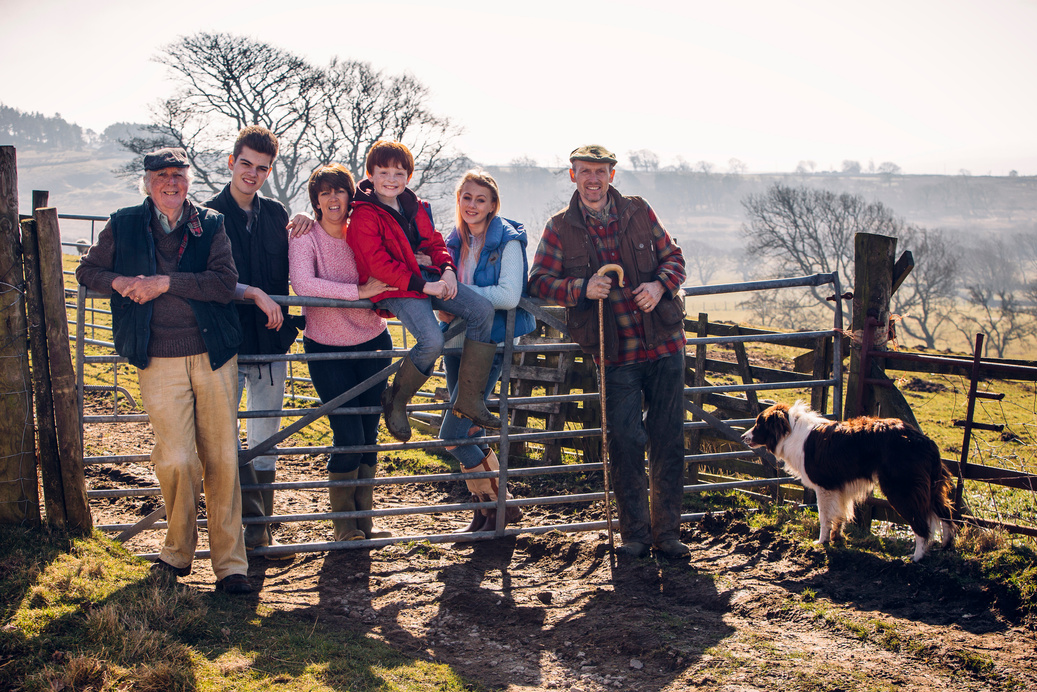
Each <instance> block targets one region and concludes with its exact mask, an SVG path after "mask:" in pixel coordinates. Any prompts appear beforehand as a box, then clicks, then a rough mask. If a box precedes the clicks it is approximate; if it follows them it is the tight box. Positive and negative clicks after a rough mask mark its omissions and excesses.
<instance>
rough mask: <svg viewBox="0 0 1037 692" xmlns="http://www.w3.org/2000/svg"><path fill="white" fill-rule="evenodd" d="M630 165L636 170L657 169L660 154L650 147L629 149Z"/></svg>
mask: <svg viewBox="0 0 1037 692" xmlns="http://www.w3.org/2000/svg"><path fill="white" fill-rule="evenodd" d="M627 156H628V157H630V166H631V167H632V168H633V169H634V170H635V171H657V170H659V155H658V154H656V153H655V152H654V151H650V150H648V149H638V150H637V151H628V152H627Z"/></svg>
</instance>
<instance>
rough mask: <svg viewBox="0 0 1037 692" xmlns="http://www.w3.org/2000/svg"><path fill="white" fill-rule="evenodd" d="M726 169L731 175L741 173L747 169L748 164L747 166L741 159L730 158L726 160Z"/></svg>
mask: <svg viewBox="0 0 1037 692" xmlns="http://www.w3.org/2000/svg"><path fill="white" fill-rule="evenodd" d="M727 170H728V171H730V173H731V174H732V175H743V174H744V173H745V172H746V171H747V170H749V166H747V165H746V164H745V162H744V161H742V160H741V159H731V160H729V161H728V162H727Z"/></svg>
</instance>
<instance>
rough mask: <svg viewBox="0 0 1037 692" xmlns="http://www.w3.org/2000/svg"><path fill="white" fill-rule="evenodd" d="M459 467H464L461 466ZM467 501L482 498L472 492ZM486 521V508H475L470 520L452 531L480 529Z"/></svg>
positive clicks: (464, 531)
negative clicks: (466, 524)
mask: <svg viewBox="0 0 1037 692" xmlns="http://www.w3.org/2000/svg"><path fill="white" fill-rule="evenodd" d="M461 468H464V467H463V466H462V467H461ZM469 502H482V498H481V497H479V496H478V495H476V494H474V493H473V494H472V499H471V500H469ZM485 523H486V510H485V509H475V510H472V522H471V523H470V524H468V526H466V527H465V528H463V529H461V530H460V531H454V533H472V532H474V531H482V527H483V525H484V524H485Z"/></svg>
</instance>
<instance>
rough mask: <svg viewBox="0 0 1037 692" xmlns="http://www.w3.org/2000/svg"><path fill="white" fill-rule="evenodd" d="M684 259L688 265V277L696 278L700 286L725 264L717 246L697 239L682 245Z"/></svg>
mask: <svg viewBox="0 0 1037 692" xmlns="http://www.w3.org/2000/svg"><path fill="white" fill-rule="evenodd" d="M684 260H685V262H686V263H687V265H688V274H689V278H692V279H695V278H697V279H698V282H699V283H698V285H700V286H705V285H706V284H708V283H709V282H710V281H711V280H712V279H713V277H714V276H715V275H716V273H717V272H718V271H719V270H720V269H721V268H722V267H723V266H724V264H725V261H724V257H723V256H722V255H721V254H720V252H719V251H718V250H717V248H715V247H714V246H712V245H708V244H706V243H701V242H698V241H691V242H689V243H688V244H687V245H685V246H684Z"/></svg>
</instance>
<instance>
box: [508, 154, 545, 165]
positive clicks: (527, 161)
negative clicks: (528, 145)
mask: <svg viewBox="0 0 1037 692" xmlns="http://www.w3.org/2000/svg"><path fill="white" fill-rule="evenodd" d="M508 165H509V166H512V167H514V168H536V167H537V166H538V165H539V164H538V163H537V161H536V159H534V158H533V157H532V156H529V155H527V154H523V155H522V156H517V157H515V158H513V159H512V160H511V163H509V164H508Z"/></svg>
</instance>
